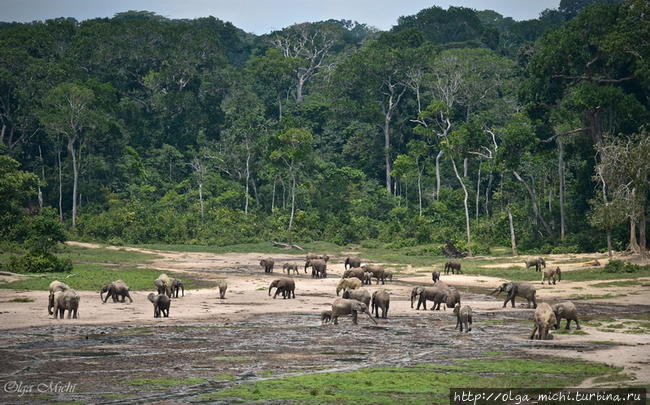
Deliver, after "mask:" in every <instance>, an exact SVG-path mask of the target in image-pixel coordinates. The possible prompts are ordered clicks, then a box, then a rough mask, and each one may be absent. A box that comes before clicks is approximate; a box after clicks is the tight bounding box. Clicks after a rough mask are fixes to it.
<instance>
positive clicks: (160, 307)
mask: <svg viewBox="0 0 650 405" xmlns="http://www.w3.org/2000/svg"><path fill="white" fill-rule="evenodd" d="M147 298H148V299H149V301H151V303H152V304H153V317H154V318H160V314H161V313H162V315H163V316H164V317H165V318H169V306H170V305H171V302H172V300H170V299H169V297H168V296H167V295H165V294H158V295H156V294H154V293H150V294H149V295H148V296H147Z"/></svg>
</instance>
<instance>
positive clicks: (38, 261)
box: [6, 252, 72, 273]
mask: <svg viewBox="0 0 650 405" xmlns="http://www.w3.org/2000/svg"><path fill="white" fill-rule="evenodd" d="M6 268H7V270H8V271H11V272H14V273H50V272H57V273H58V272H70V271H72V261H71V260H70V259H59V258H58V257H56V256H54V255H53V254H50V253H38V252H30V253H27V254H26V255H23V256H12V257H11V259H9V263H8V264H7V267H6Z"/></svg>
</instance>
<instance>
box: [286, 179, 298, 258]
mask: <svg viewBox="0 0 650 405" xmlns="http://www.w3.org/2000/svg"><path fill="white" fill-rule="evenodd" d="M295 209H296V176H295V174H294V173H293V172H292V173H291V215H290V216H289V229H288V231H287V232H288V234H289V235H288V237H289V246H292V245H293V233H292V232H293V230H292V228H293V215H294V213H295Z"/></svg>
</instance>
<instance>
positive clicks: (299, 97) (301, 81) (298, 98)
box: [296, 76, 305, 103]
mask: <svg viewBox="0 0 650 405" xmlns="http://www.w3.org/2000/svg"><path fill="white" fill-rule="evenodd" d="M304 86H305V79H304V77H301V76H298V82H297V84H296V102H298V103H301V102H302V100H303V95H302V89H303V87H304Z"/></svg>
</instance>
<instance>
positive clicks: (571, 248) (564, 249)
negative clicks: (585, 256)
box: [551, 245, 580, 254]
mask: <svg viewBox="0 0 650 405" xmlns="http://www.w3.org/2000/svg"><path fill="white" fill-rule="evenodd" d="M551 253H552V254H565V253H580V248H579V247H578V246H577V245H561V246H556V247H554V248H553V249H551Z"/></svg>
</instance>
